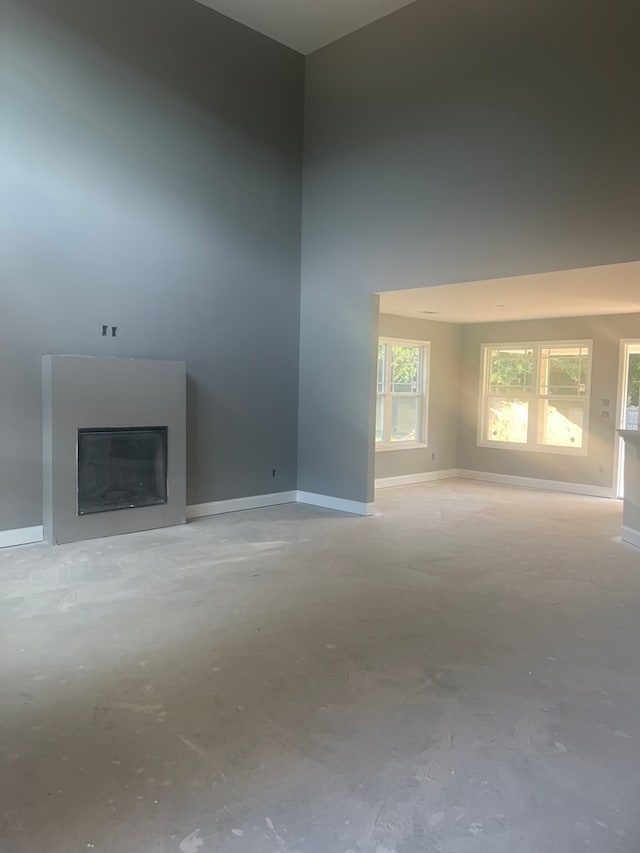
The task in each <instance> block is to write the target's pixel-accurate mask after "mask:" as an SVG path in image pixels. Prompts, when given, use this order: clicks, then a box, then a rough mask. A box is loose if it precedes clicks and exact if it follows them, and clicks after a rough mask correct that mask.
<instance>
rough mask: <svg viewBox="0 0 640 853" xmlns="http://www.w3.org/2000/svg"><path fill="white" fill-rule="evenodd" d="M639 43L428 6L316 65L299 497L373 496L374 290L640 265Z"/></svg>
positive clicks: (311, 81) (559, 20) (561, 24)
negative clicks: (621, 264)
mask: <svg viewBox="0 0 640 853" xmlns="http://www.w3.org/2000/svg"><path fill="white" fill-rule="evenodd" d="M638 31H640V4H638V3H633V2H628V0H612V2H609V3H602V2H601V0H579V2H578V0H566V2H562V3H557V2H551V0H524V2H521V3H512V2H510V0H485V2H482V3H469V2H467V0H418V2H416V3H414V4H412V5H410V6H407V7H406V8H404V9H402V10H400V11H398V12H396V13H394V14H393V15H390V16H388V17H386V18H384V19H382V20H380V21H378V22H376V23H374V24H371V25H370V26H369V27H366V28H365V29H363V30H360V31H359V32H357V33H354V34H352V35H350V36H348V37H346V38H344V39H341V40H340V41H338V42H336V43H335V44H333V45H330V46H328V47H326V48H324V49H322V50H320V51H318V52H317V53H315V54H313V55H312V56H311V57H309V59H308V61H307V66H306V101H305V171H304V189H303V258H302V304H301V348H300V353H301V360H300V409H299V470H298V485H299V488H300V489H304V490H307V491H310V492H319V493H325V494H330V495H337V496H340V497H344V498H349V499H352V500H359V501H365V500H371V498H372V495H373V478H372V476H371V472H372V471H373V467H374V452H373V441H372V435H373V429H372V425H371V413H372V411H373V407H372V405H371V399H370V397H369V396H368V394H372V393H373V369H374V365H375V340H376V318H375V310H374V306H375V301H374V300H373V299H372V294H373V293H375V292H380V291H385V290H394V289H404V288H409V287H417V286H427V285H433V284H444V283H450V282H462V281H472V280H476V279H483V278H492V277H496V276H504V275H512V274H522V273H531V272H541V271H545V270H554V269H566V268H573V267H585V266H591V265H598V264H606V263H614V262H621V261H629V260H634V259H637V258H638V257H640V198H639V187H640V158H639V157H638V155H637V152H638V150H640V111H638V109H637V97H638V88H639V87H638V84H639V82H640V51H638V49H637V33H638Z"/></svg>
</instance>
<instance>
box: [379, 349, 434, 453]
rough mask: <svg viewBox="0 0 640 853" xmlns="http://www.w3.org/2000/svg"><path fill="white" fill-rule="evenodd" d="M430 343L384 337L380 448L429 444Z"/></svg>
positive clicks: (380, 395) (381, 370) (380, 380)
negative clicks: (428, 370) (428, 374)
mask: <svg viewBox="0 0 640 853" xmlns="http://www.w3.org/2000/svg"><path fill="white" fill-rule="evenodd" d="M428 353H429V344H428V343H426V342H425V341H403V340H392V339H384V338H380V340H379V342H378V398H377V406H376V447H377V448H378V449H380V450H381V449H385V448H386V449H390V448H392V447H393V448H401V447H417V446H421V445H422V446H424V445H426V442H427V367H428Z"/></svg>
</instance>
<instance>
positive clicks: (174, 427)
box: [42, 355, 186, 544]
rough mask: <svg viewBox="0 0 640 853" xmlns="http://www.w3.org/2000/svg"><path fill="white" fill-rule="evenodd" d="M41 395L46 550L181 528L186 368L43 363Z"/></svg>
mask: <svg viewBox="0 0 640 853" xmlns="http://www.w3.org/2000/svg"><path fill="white" fill-rule="evenodd" d="M42 394H43V443H42V453H43V484H44V488H43V498H42V515H43V526H44V537H45V540H46V541H47V542H51V543H53V544H62V543H64V542H77V541H79V540H81V539H94V538H97V537H100V536H114V535H117V534H120V533H133V532H135V531H139V530H149V529H151V528H155V527H168V526H170V525H174V524H184V522H185V504H186V375H185V363H184V362H183V361H165V360H160V359H158V360H156V359H138V358H97V357H92V356H74V355H45V356H43V358H42Z"/></svg>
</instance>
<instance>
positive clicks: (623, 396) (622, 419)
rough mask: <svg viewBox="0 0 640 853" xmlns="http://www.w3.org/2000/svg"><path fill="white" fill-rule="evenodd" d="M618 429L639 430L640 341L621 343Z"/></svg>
mask: <svg viewBox="0 0 640 853" xmlns="http://www.w3.org/2000/svg"><path fill="white" fill-rule="evenodd" d="M619 375H620V389H619V392H620V393H619V395H618V400H619V404H618V427H619V428H620V429H638V428H639V417H638V414H639V411H640V339H635V340H623V341H620V374H619ZM617 496H618V497H619V498H622V497H624V440H623V439H621V438H618V476H617Z"/></svg>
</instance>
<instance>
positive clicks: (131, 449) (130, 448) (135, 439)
mask: <svg viewBox="0 0 640 853" xmlns="http://www.w3.org/2000/svg"><path fill="white" fill-rule="evenodd" d="M166 503H167V427H166V426H161V427H131V428H128V427H117V428H112V429H110V428H99V427H98V428H95V427H94V428H91V429H79V430H78V515H87V514H90V513H96V512H109V511H110V510H116V509H134V508H136V507H144V506H156V505H157V504H166Z"/></svg>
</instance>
